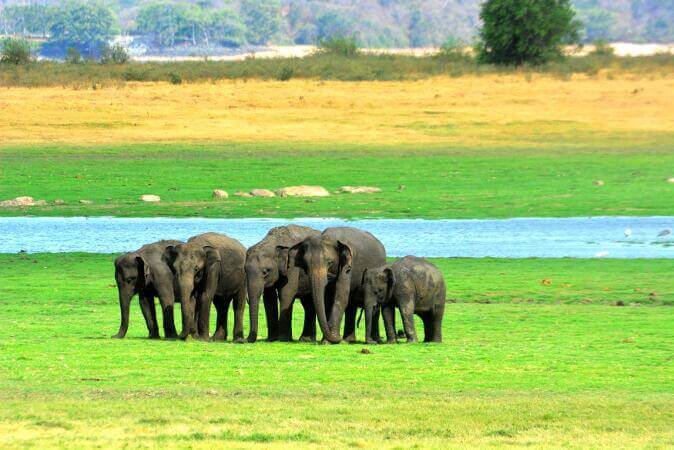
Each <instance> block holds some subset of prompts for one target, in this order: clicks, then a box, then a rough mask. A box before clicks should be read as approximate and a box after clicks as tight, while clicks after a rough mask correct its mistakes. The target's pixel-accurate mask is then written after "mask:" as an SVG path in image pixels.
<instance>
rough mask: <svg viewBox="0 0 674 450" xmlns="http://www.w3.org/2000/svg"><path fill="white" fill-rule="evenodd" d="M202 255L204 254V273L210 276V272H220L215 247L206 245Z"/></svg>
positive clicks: (218, 253) (218, 258) (217, 253)
mask: <svg viewBox="0 0 674 450" xmlns="http://www.w3.org/2000/svg"><path fill="white" fill-rule="evenodd" d="M204 253H205V254H206V265H205V267H204V271H205V272H206V273H208V274H211V271H212V270H217V271H218V272H219V271H220V263H221V260H220V252H218V250H217V249H216V248H215V247H211V246H210V245H207V246H205V247H204Z"/></svg>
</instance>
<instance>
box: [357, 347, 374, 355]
mask: <svg viewBox="0 0 674 450" xmlns="http://www.w3.org/2000/svg"><path fill="white" fill-rule="evenodd" d="M358 353H361V354H363V355H371V354H372V351H371V350H368V349H366V348H363V349H361V350H360V352H358Z"/></svg>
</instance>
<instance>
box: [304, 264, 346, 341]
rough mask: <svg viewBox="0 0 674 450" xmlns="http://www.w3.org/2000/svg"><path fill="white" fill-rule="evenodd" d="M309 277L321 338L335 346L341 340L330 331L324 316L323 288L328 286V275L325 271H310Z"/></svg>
mask: <svg viewBox="0 0 674 450" xmlns="http://www.w3.org/2000/svg"><path fill="white" fill-rule="evenodd" d="M309 277H310V279H311V293H312V297H313V300H314V307H315V308H316V316H317V317H318V324H319V325H320V327H321V331H322V332H323V336H324V337H325V339H327V340H328V342H330V343H332V344H337V343H339V342H340V341H341V339H340V337H339V335H338V334H337V333H336V332H333V330H331V329H330V326H329V325H328V319H327V317H326V315H325V288H326V286H327V284H328V274H327V272H326V271H310V274H309Z"/></svg>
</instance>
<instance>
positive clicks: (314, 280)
mask: <svg viewBox="0 0 674 450" xmlns="http://www.w3.org/2000/svg"><path fill="white" fill-rule="evenodd" d="M385 263H386V251H385V249H384V246H383V244H382V243H381V242H380V241H379V240H378V239H377V238H376V237H374V236H373V235H372V234H370V233H368V232H365V231H362V230H359V229H357V228H351V227H335V228H328V229H326V230H325V231H323V233H321V235H320V236H309V237H307V238H306V239H304V240H303V241H302V242H300V243H298V244H297V245H295V246H294V247H292V248H290V249H289V252H288V264H287V265H288V270H289V271H290V270H292V269H293V268H297V269H301V270H303V271H305V272H306V274H308V277H309V282H310V291H311V295H312V299H313V304H314V308H315V309H316V315H317V317H318V323H319V325H320V327H321V331H322V332H323V337H324V339H326V340H328V341H329V342H331V343H338V342H340V340H341V338H340V337H339V331H340V325H341V321H342V316H343V315H344V314H345V313H346V320H345V324H344V335H343V338H344V340H345V341H349V342H351V341H355V331H356V312H357V308H358V307H363V305H364V303H363V298H364V296H363V289H362V282H363V272H364V271H365V269H369V268H375V267H378V266H382V265H384V264H385ZM326 305H327V307H329V308H330V309H331V312H330V315H329V317H328V316H327V314H326ZM376 323H377V324H378V316H377V317H376ZM366 339H373V340H379V333H378V326H377V327H373V330H372V335H371V336H367V337H366Z"/></svg>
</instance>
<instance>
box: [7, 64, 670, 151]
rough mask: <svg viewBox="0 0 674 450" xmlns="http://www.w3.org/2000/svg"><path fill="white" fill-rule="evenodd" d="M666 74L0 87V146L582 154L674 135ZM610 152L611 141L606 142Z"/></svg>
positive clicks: (668, 80) (668, 79) (668, 81)
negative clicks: (573, 148) (559, 145)
mask: <svg viewBox="0 0 674 450" xmlns="http://www.w3.org/2000/svg"><path fill="white" fill-rule="evenodd" d="M672 105H674V76H669V77H657V78H653V79H648V78H639V77H635V76H628V75H621V76H618V77H617V78H615V79H608V78H607V77H605V76H598V77H586V76H575V77H573V78H572V79H570V80H562V79H559V78H552V77H543V76H534V77H533V78H531V77H529V78H527V77H526V76H525V75H513V76H482V77H478V76H465V77H461V78H436V79H428V80H422V81H414V82H412V81H407V82H357V83H356V82H336V81H326V82H321V81H316V80H292V81H290V82H275V81H248V82H244V81H223V82H217V83H203V84H187V85H180V86H173V85H170V84H165V83H137V84H136V83H134V84H131V83H127V84H125V85H123V86H119V87H105V88H98V89H92V88H88V89H73V88H54V87H49V88H7V89H4V90H2V91H1V92H0V142H2V143H3V144H5V145H14V144H48V143H61V144H93V143H102V144H106V143H131V142H179V141H190V142H209V141H238V142H259V141H304V142H342V143H343V142H347V143H380V144H394V143H428V144H433V143H446V144H449V145H452V146H465V147H475V146H478V147H483V146H484V147H491V148H498V147H505V146H507V147H513V146H522V147H529V146H532V145H535V146H541V145H547V144H550V143H555V142H566V143H567V144H569V145H587V144H590V146H591V145H592V144H593V143H597V142H604V143H606V139H609V141H610V139H614V140H616V139H624V138H625V136H629V137H630V138H631V139H635V140H636V142H639V140H644V139H649V138H652V137H653V136H657V135H659V134H661V133H671V132H672V131H674V106H672ZM609 145H610V142H609Z"/></svg>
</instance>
